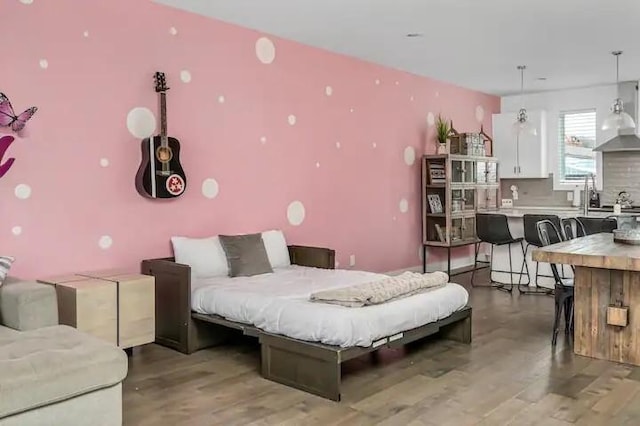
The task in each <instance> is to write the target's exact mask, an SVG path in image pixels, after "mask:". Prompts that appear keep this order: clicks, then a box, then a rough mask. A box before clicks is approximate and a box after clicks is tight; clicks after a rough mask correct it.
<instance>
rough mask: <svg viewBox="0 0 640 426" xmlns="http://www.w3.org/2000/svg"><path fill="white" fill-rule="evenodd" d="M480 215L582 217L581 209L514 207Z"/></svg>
mask: <svg viewBox="0 0 640 426" xmlns="http://www.w3.org/2000/svg"><path fill="white" fill-rule="evenodd" d="M482 213H500V214H504V215H506V216H507V217H514V218H521V217H522V216H524V215H525V214H555V215H557V216H559V217H560V218H561V219H562V218H565V217H577V216H584V214H583V213H582V209H581V208H578V207H514V208H499V209H492V210H483V211H482ZM612 214H613V213H612V212H610V211H609V212H606V211H603V210H602V209H598V210H590V211H589V213H588V214H587V216H589V217H602V218H604V217H607V216H611V215H612Z"/></svg>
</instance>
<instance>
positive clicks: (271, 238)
mask: <svg viewBox="0 0 640 426" xmlns="http://www.w3.org/2000/svg"><path fill="white" fill-rule="evenodd" d="M262 241H263V242H264V248H265V249H266V250H267V257H268V258H269V263H271V267H272V268H284V267H287V266H291V259H290V258H289V249H288V248H287V241H286V240H285V239H284V234H283V233H282V231H280V230H271V231H264V232H263V233H262Z"/></svg>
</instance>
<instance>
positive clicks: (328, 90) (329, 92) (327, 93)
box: [324, 86, 333, 96]
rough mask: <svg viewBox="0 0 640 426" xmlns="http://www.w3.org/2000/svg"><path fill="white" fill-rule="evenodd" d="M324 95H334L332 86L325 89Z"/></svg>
mask: <svg viewBox="0 0 640 426" xmlns="http://www.w3.org/2000/svg"><path fill="white" fill-rule="evenodd" d="M324 93H325V94H326V95H327V96H331V95H333V87H331V86H327V87H325V88H324Z"/></svg>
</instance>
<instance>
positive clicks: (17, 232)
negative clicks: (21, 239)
mask: <svg viewBox="0 0 640 426" xmlns="http://www.w3.org/2000/svg"><path fill="white" fill-rule="evenodd" d="M11 233H12V234H13V235H15V236H16V237H17V236H18V235H20V234H22V226H14V227H13V228H11Z"/></svg>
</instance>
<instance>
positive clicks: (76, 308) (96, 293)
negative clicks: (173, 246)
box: [39, 271, 155, 349]
mask: <svg viewBox="0 0 640 426" xmlns="http://www.w3.org/2000/svg"><path fill="white" fill-rule="evenodd" d="M39 281H40V282H43V283H46V284H52V285H55V286H56V293H57V294H58V313H59V317H60V324H66V325H70V326H72V327H75V328H77V329H78V330H81V331H84V332H86V333H89V334H91V335H93V336H96V337H98V338H101V339H104V340H106V341H108V342H111V343H113V344H114V345H117V346H119V347H121V348H123V349H126V348H132V347H134V346H139V345H144V344H146V343H151V342H153V341H154V340H155V278H154V277H152V276H149V275H141V274H127V273H118V272H114V271H95V272H86V273H84V272H83V273H81V274H77V275H67V276H61V277H52V278H46V279H41V280H39Z"/></svg>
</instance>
